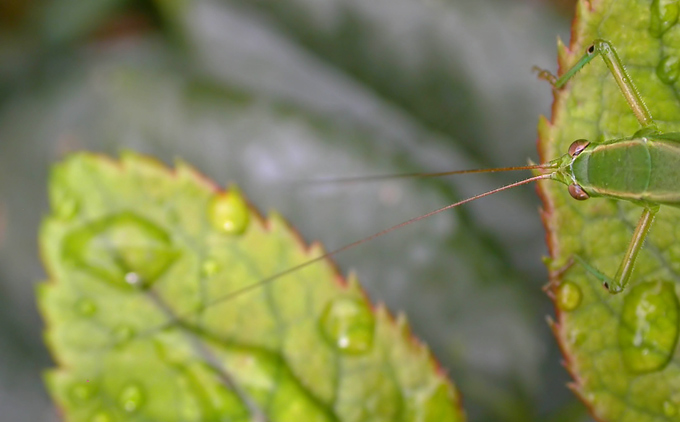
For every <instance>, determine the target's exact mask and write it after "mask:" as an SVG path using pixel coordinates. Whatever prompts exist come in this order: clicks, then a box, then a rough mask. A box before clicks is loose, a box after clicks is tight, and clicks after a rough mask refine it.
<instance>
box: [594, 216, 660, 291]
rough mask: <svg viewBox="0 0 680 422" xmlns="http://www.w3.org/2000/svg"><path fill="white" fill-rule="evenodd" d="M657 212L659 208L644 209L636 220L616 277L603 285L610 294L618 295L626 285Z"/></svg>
mask: <svg viewBox="0 0 680 422" xmlns="http://www.w3.org/2000/svg"><path fill="white" fill-rule="evenodd" d="M658 211H659V206H658V205H657V206H655V207H646V208H645V210H644V211H643V212H642V215H641V216H640V220H638V224H637V227H635V232H634V233H633V238H632V239H630V243H629V244H628V249H627V250H626V254H625V255H624V256H623V260H622V261H621V264H620V265H619V269H618V270H617V271H616V275H615V276H614V279H613V280H612V281H611V283H610V284H608V285H605V287H607V289H608V290H609V292H610V293H619V292H621V291H623V289H624V288H625V287H626V285H627V284H628V280H629V279H630V275H631V273H632V272H633V265H635V260H636V259H637V255H638V252H640V249H641V248H642V244H643V243H644V241H645V238H646V237H647V233H649V228H650V227H651V226H652V221H653V220H654V216H655V215H656V213H657V212H658Z"/></svg>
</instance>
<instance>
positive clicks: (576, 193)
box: [568, 183, 590, 201]
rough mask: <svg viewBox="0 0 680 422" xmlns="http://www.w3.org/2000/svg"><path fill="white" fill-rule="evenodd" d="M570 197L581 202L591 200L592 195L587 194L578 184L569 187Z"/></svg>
mask: <svg viewBox="0 0 680 422" xmlns="http://www.w3.org/2000/svg"><path fill="white" fill-rule="evenodd" d="M568 190H569V195H571V197H572V198H574V199H577V200H579V201H585V200H586V199H588V198H590V195H588V194H587V193H586V191H584V190H583V188H582V187H581V186H579V185H577V184H576V183H572V184H571V185H569V188H568Z"/></svg>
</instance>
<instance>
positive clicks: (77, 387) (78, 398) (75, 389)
mask: <svg viewBox="0 0 680 422" xmlns="http://www.w3.org/2000/svg"><path fill="white" fill-rule="evenodd" d="M93 394H94V385H93V384H92V383H90V382H77V383H75V384H73V386H72V387H71V389H70V390H69V395H70V396H71V399H72V400H73V401H74V402H75V403H83V402H85V401H87V400H89V399H90V398H92V395H93Z"/></svg>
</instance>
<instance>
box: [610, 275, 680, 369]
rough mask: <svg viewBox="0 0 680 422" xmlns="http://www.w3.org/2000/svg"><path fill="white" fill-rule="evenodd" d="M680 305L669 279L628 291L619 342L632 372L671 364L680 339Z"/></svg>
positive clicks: (620, 326) (624, 303)
mask: <svg viewBox="0 0 680 422" xmlns="http://www.w3.org/2000/svg"><path fill="white" fill-rule="evenodd" d="M679 307H680V306H679V304H678V298H677V296H676V294H675V287H674V284H673V283H670V282H648V283H642V284H639V285H637V286H635V287H633V288H632V289H630V291H629V292H628V293H627V294H626V297H625V299H624V302H623V309H622V311H621V319H620V321H619V328H618V341H619V347H620V348H621V353H622V354H623V361H624V363H625V364H626V367H627V368H628V369H629V370H630V371H632V372H636V373H642V372H651V371H658V370H661V369H663V368H664V367H665V366H666V364H668V362H669V360H670V358H671V356H672V355H673V353H674V351H675V346H676V343H677V340H678V316H679V315H678V308H679Z"/></svg>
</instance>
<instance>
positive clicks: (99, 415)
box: [90, 410, 113, 422]
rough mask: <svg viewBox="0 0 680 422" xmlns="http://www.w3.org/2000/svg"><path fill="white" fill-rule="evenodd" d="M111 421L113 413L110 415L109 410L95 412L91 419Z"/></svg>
mask: <svg viewBox="0 0 680 422" xmlns="http://www.w3.org/2000/svg"><path fill="white" fill-rule="evenodd" d="M111 421H113V418H112V417H111V415H109V414H108V413H107V412H104V411H103V410H102V411H99V412H97V413H95V414H94V415H93V416H92V418H91V419H90V422H111Z"/></svg>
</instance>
